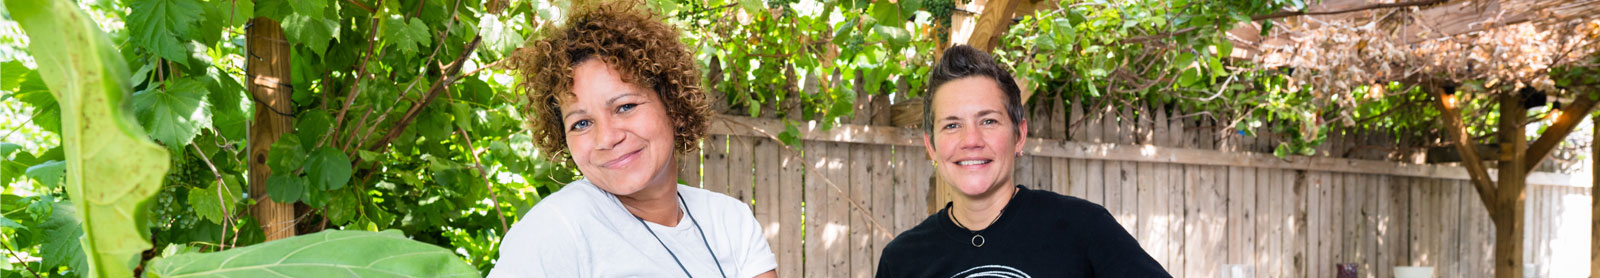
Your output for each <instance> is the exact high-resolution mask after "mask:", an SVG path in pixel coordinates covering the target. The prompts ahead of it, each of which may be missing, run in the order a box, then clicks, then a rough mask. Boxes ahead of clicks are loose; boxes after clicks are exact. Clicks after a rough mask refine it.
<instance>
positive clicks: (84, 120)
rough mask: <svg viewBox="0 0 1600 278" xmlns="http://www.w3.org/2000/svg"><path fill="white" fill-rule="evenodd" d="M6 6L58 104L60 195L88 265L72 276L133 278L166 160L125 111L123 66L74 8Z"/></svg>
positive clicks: (66, 4)
mask: <svg viewBox="0 0 1600 278" xmlns="http://www.w3.org/2000/svg"><path fill="white" fill-rule="evenodd" d="M5 2H6V8H7V9H10V12H11V16H12V17H13V19H15V20H17V22H18V25H20V26H21V27H22V29H23V30H24V31H25V32H26V33H27V34H28V35H29V38H28V40H29V44H28V47H29V51H30V52H31V54H33V58H34V61H35V62H36V63H37V64H38V71H39V75H40V76H41V77H43V79H44V81H45V84H46V85H47V86H48V87H49V89H50V92H51V94H53V95H54V96H55V98H56V100H57V101H58V103H60V107H61V111H62V113H61V120H62V131H63V132H62V136H61V148H62V149H64V152H65V154H66V155H65V158H66V164H67V172H66V181H67V186H66V189H67V194H68V196H71V200H72V204H73V206H74V207H76V208H77V213H76V214H77V218H78V219H79V220H81V221H82V222H81V223H82V224H81V225H80V226H81V227H83V231H84V234H83V237H82V239H81V240H80V241H79V243H80V244H82V246H83V250H84V253H85V254H86V255H87V259H88V267H87V268H88V269H86V270H84V271H81V272H79V273H82V274H84V276H88V277H132V276H133V268H134V266H136V265H138V262H139V253H140V252H143V251H144V250H147V249H150V234H149V231H150V229H149V228H148V227H147V226H146V225H148V222H149V221H147V218H148V215H147V214H148V213H149V211H150V210H149V209H147V208H148V206H149V204H150V203H151V202H150V201H151V200H152V199H151V198H150V197H151V196H153V195H155V193H156V192H157V191H159V190H160V189H161V180H162V178H163V177H164V176H165V173H166V172H167V168H168V167H169V165H168V163H169V160H168V155H169V154H168V153H167V151H166V150H165V149H163V148H162V147H161V146H160V145H156V144H155V143H154V142H151V141H150V139H149V135H146V134H145V132H144V129H142V128H140V127H139V123H138V121H137V120H135V119H134V115H133V113H132V111H127V110H124V107H127V106H126V105H127V104H126V103H124V102H123V101H124V98H126V97H128V92H129V90H130V86H131V85H130V81H129V80H128V77H129V76H132V75H131V74H129V71H128V65H127V64H126V62H124V61H123V59H122V55H121V54H119V53H118V52H117V50H116V47H115V45H114V44H112V43H111V40H110V39H109V38H108V37H106V35H105V33H103V32H101V31H100V29H99V28H98V27H97V25H95V23H94V21H93V20H91V19H90V17H89V16H88V15H87V14H85V13H84V12H83V11H80V10H78V7H77V4H75V3H74V2H73V1H36V0H6V1H5ZM174 2H181V1H174ZM138 16H142V15H134V17H138ZM135 33H138V32H135ZM137 36H138V34H136V35H135V37H137Z"/></svg>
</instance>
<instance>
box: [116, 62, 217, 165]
mask: <svg viewBox="0 0 1600 278" xmlns="http://www.w3.org/2000/svg"><path fill="white" fill-rule="evenodd" d="M206 94H207V92H206V84H205V82H204V81H201V80H198V79H194V78H182V79H178V80H175V81H173V82H170V83H168V84H167V85H166V88H152V89H149V90H144V91H141V92H139V93H137V94H134V95H133V110H134V112H136V113H137V115H138V116H139V122H140V123H143V124H144V127H145V131H146V132H149V133H150V136H151V137H155V139H156V141H160V142H161V143H162V144H166V145H167V147H169V148H180V147H183V146H184V145H188V144H189V142H190V141H192V140H194V137H195V136H196V135H200V130H201V129H205V128H209V127H211V108H210V105H208V104H206V102H205V100H206Z"/></svg>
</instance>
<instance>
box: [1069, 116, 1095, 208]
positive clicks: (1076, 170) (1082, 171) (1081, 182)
mask: <svg viewBox="0 0 1600 278" xmlns="http://www.w3.org/2000/svg"><path fill="white" fill-rule="evenodd" d="M1082 103H1083V98H1082V97H1079V98H1077V99H1075V100H1073V101H1072V105H1071V108H1070V110H1071V112H1070V113H1072V114H1071V115H1070V116H1069V117H1068V119H1067V120H1068V121H1070V122H1069V123H1068V124H1067V130H1068V133H1069V134H1068V135H1067V136H1068V138H1070V139H1071V140H1073V141H1079V142H1089V140H1088V133H1087V130H1088V129H1087V128H1085V127H1084V125H1087V124H1088V123H1089V121H1087V119H1085V118H1084V115H1083V104H1082ZM1067 163H1068V165H1067V171H1068V175H1067V176H1068V179H1069V180H1070V185H1068V186H1067V192H1068V193H1063V194H1067V195H1072V196H1073V197H1078V198H1082V199H1084V200H1090V199H1089V183H1088V182H1089V180H1088V179H1087V177H1085V175H1087V174H1086V173H1087V171H1088V167H1089V165H1088V162H1086V161H1085V160H1083V159H1070V160H1068V162H1067ZM1090 202H1093V200H1090Z"/></svg>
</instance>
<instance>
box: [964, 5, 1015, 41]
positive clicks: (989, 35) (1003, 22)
mask: <svg viewBox="0 0 1600 278" xmlns="http://www.w3.org/2000/svg"><path fill="white" fill-rule="evenodd" d="M1017 2H1022V1H1021V0H989V3H987V4H984V6H983V13H982V14H979V15H978V24H977V26H974V27H973V28H972V37H969V38H967V45H970V46H972V47H973V48H977V49H979V50H983V51H984V52H989V51H991V50H994V45H995V42H996V41H997V40H996V39H995V38H997V37H999V34H1001V33H1005V30H1006V27H1010V25H1011V12H1013V11H1016V9H1017Z"/></svg>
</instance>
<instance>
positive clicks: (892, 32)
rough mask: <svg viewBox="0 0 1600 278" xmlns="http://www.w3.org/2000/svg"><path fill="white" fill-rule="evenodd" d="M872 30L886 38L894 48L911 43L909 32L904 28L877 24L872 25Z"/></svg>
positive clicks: (903, 46)
mask: <svg viewBox="0 0 1600 278" xmlns="http://www.w3.org/2000/svg"><path fill="white" fill-rule="evenodd" d="M872 31H873V32H877V33H878V36H881V37H883V39H885V40H888V41H889V46H891V47H894V48H895V49H900V48H905V47H906V45H908V44H911V32H907V31H906V29H905V28H901V27H895V26H890V25H878V26H876V27H872Z"/></svg>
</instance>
